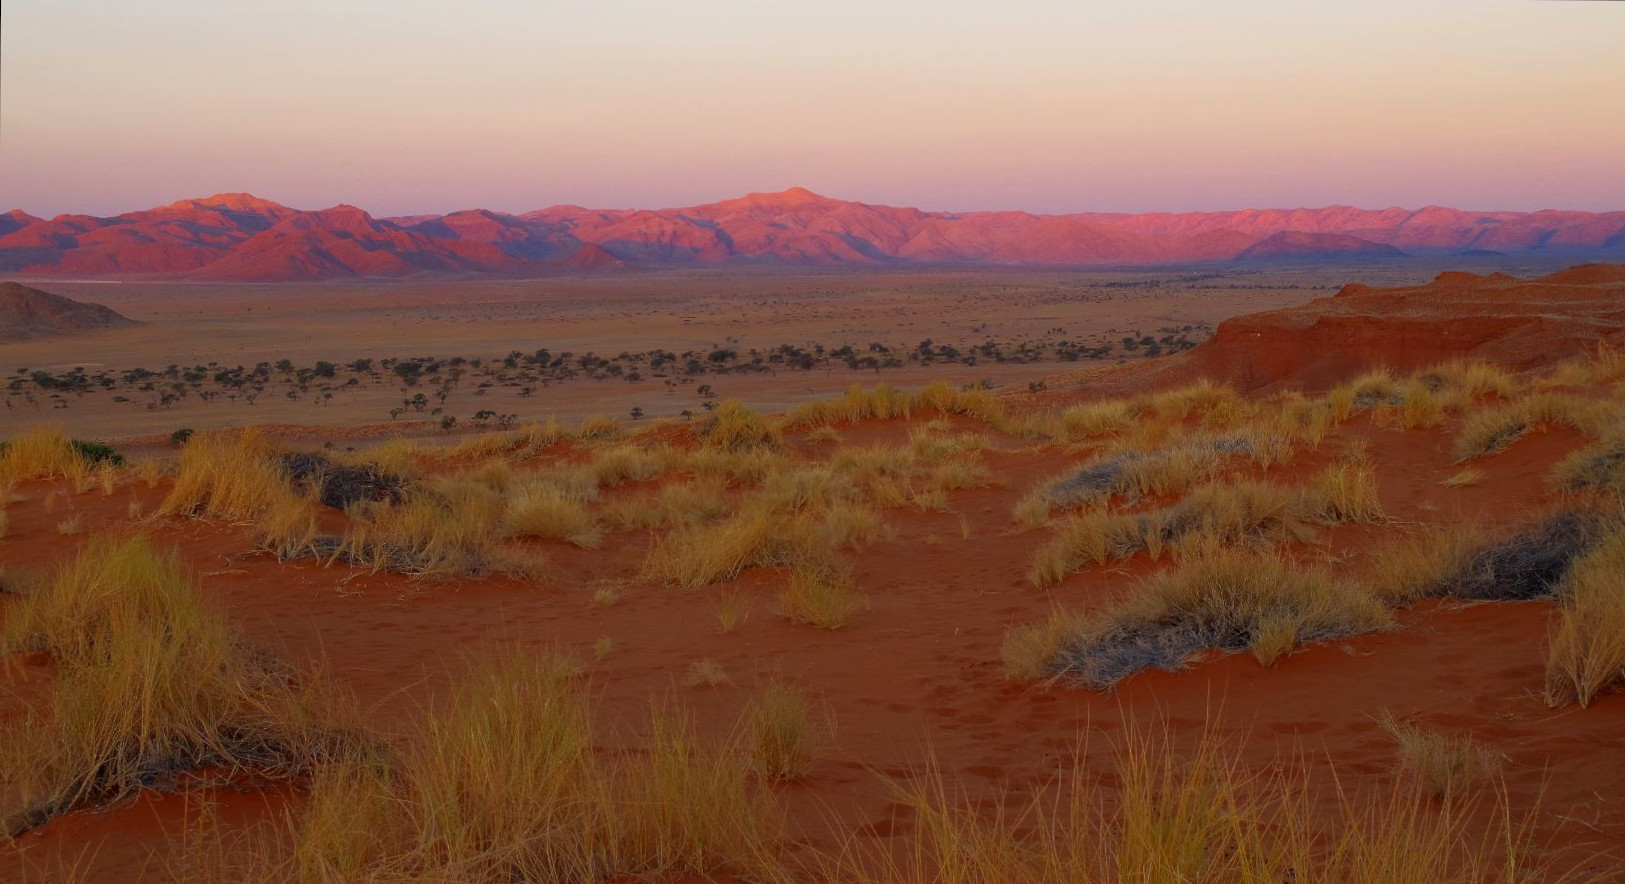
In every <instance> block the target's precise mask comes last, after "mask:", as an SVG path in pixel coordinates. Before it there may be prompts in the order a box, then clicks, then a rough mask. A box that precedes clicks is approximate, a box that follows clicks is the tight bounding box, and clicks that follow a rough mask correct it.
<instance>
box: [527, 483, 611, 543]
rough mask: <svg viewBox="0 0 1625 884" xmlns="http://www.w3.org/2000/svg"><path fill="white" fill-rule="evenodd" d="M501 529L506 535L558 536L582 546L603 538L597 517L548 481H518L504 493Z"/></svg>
mask: <svg viewBox="0 0 1625 884" xmlns="http://www.w3.org/2000/svg"><path fill="white" fill-rule="evenodd" d="M502 533H503V534H505V535H507V536H508V537H526V538H533V539H537V540H562V541H564V542H566V543H571V544H574V545H576V546H579V547H581V548H582V549H596V548H597V547H598V545H599V544H600V543H602V542H603V537H604V535H603V530H602V529H600V528H599V527H598V520H597V519H595V518H593V515H592V513H590V512H588V510H587V508H586V507H585V506H583V505H582V503H581V501H579V500H576V499H573V498H571V497H569V496H567V495H566V494H564V493H563V492H561V491H560V490H559V489H558V488H556V487H553V486H550V485H522V486H520V487H519V488H517V489H515V490H514V492H513V494H511V495H510V496H509V497H508V500H507V508H506V510H505V511H504V512H503V514H502Z"/></svg>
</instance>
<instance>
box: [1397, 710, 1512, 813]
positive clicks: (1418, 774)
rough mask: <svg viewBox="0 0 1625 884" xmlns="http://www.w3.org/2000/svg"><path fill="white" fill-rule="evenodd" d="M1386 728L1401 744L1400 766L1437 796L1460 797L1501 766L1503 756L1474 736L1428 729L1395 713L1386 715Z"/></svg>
mask: <svg viewBox="0 0 1625 884" xmlns="http://www.w3.org/2000/svg"><path fill="white" fill-rule="evenodd" d="M1382 729H1383V730H1385V731H1387V732H1388V735H1389V736H1391V737H1393V738H1394V741H1395V742H1396V743H1397V744H1398V745H1397V747H1396V750H1397V753H1398V761H1399V769H1400V770H1401V771H1402V772H1404V773H1405V775H1407V776H1408V777H1410V778H1411V779H1412V780H1413V781H1414V782H1415V783H1416V785H1417V787H1418V788H1420V789H1422V790H1423V791H1424V792H1426V793H1427V794H1429V795H1432V796H1434V797H1436V798H1444V799H1447V800H1448V799H1453V798H1460V797H1461V796H1463V795H1466V794H1467V793H1469V792H1471V791H1472V790H1473V789H1474V788H1476V787H1477V786H1479V785H1480V784H1482V783H1483V782H1484V781H1485V780H1488V779H1489V778H1491V777H1492V776H1494V775H1495V774H1496V773H1497V772H1498V771H1499V770H1500V768H1501V757H1500V755H1498V754H1497V753H1496V752H1494V751H1493V750H1491V749H1489V748H1488V747H1486V746H1484V745H1483V744H1482V743H1480V742H1478V741H1477V740H1475V739H1473V738H1472V737H1470V736H1466V735H1454V736H1453V735H1450V734H1444V733H1440V732H1438V731H1433V730H1428V729H1426V728H1423V727H1421V726H1420V725H1417V724H1414V723H1409V722H1401V721H1397V720H1395V719H1394V718H1393V716H1392V715H1385V716H1384V717H1383V719H1382Z"/></svg>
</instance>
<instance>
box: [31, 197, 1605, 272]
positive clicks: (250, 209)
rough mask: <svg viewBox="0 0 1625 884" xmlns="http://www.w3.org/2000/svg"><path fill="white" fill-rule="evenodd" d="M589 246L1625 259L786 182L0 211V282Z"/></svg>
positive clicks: (1580, 238) (1487, 223) (1366, 229)
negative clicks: (505, 203) (660, 204)
mask: <svg viewBox="0 0 1625 884" xmlns="http://www.w3.org/2000/svg"><path fill="white" fill-rule="evenodd" d="M588 245H593V246H599V247H602V248H604V249H606V250H607V251H608V252H609V253H611V254H612V255H614V256H615V257H616V258H617V259H618V260H621V261H626V262H629V263H632V264H637V265H639V266H654V265H667V266H685V265H694V264H762V263H766V264H788V265H837V266H839V265H886V264H899V263H902V264H907V263H914V264H921V263H929V264H1002V265H1049V266H1086V265H1116V264H1123V265H1156V264H1167V263H1188V262H1208V261H1230V260H1238V259H1239V260H1282V259H1300V260H1302V259H1313V260H1325V259H1327V258H1338V257H1359V258H1382V257H1397V256H1399V255H1402V254H1455V253H1459V252H1475V253H1483V252H1497V253H1503V254H1507V253H1543V254H1563V255H1577V256H1590V257H1597V256H1608V255H1618V254H1625V212H1604V213H1596V212H1563V211H1542V212H1467V211H1461V210H1458V209H1447V208H1440V207H1435V206H1429V207H1426V208H1423V209H1419V210H1411V209H1399V208H1392V209H1380V210H1369V209H1356V208H1350V207H1347V206H1331V207H1327V208H1322V209H1290V210H1275V209H1271V210H1255V209H1248V210H1242V211H1235V212H1187V213H1178V214H1170V213H1148V214H1138V215H1131V214H1111V213H1082V214H1075V215H1034V214H1030V213H1027V212H927V211H923V210H920V209H912V208H897V207H892V206H878V205H871V204H868V203H862V202H852V201H846V200H837V199H830V198H827V197H823V196H819V195H818V194H815V193H813V192H811V191H808V190H806V189H803V188H791V189H790V190H786V191H783V192H781V193H760V194H750V195H748V196H744V197H740V198H738V199H730V200H723V201H721V202H717V203H711V204H709V205H703V206H689V207H684V208H674V209H659V210H649V209H614V210H597V209H585V208H582V207H580V206H554V207H551V208H547V209H540V210H537V211H534V212H526V213H524V214H520V215H510V214H504V213H501V212H492V211H486V210H483V209H472V210H466V211H460V212H453V213H451V214H449V215H414V216H407V217H400V218H393V219H379V218H373V217H372V216H370V215H368V214H367V213H366V212H363V211H362V210H360V209H357V208H355V207H353V206H342V205H341V206H335V207H333V208H331V209H324V210H320V211H304V210H299V209H292V208H289V207H287V206H283V205H279V204H277V203H273V202H270V201H268V200H262V199H258V198H256V197H253V196H250V195H248V194H219V195H216V196H212V197H206V198H204V199H194V200H182V201H180V202H176V203H172V204H170V205H167V206H161V207H159V208H155V209H148V210H146V211H142V212H131V213H128V214H125V215H119V216H116V217H112V218H97V217H93V216H89V215H61V216H58V217H56V218H51V219H48V220H47V219H41V218H35V217H33V216H31V215H28V214H27V213H25V212H21V211H13V212H11V213H9V214H7V215H4V216H0V272H11V273H27V274H31V275H72V276H119V277H124V276H140V275H163V276H168V277H177V278H187V277H196V278H205V279H214V280H230V281H284V280H315V279H337V278H348V277H399V276H408V275H414V274H422V273H499V274H508V275H526V274H545V273H549V272H559V271H560V270H561V268H562V270H563V271H564V272H579V270H578V269H577V268H575V267H573V266H572V265H571V264H570V263H569V262H568V261H567V259H569V258H571V256H575V255H583V254H584V255H591V254H594V253H593V252H590V251H589V252H585V253H583V252H582V251H581V250H582V249H583V247H585V246H588ZM560 262H565V263H563V264H562V265H561V264H560ZM578 263H579V262H578ZM597 263H603V262H601V261H600V262H597ZM598 269H603V268H598Z"/></svg>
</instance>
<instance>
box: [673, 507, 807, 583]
mask: <svg viewBox="0 0 1625 884" xmlns="http://www.w3.org/2000/svg"><path fill="white" fill-rule="evenodd" d="M837 533H838V532H833V531H830V530H829V529H826V528H824V527H823V525H822V523H821V521H820V520H819V519H818V518H816V516H815V515H814V514H812V513H807V512H791V513H785V512H781V511H777V510H775V509H773V508H772V507H769V506H763V505H755V506H747V507H745V508H743V509H741V510H740V511H739V512H736V513H734V514H733V515H731V516H729V517H727V518H725V519H722V520H720V521H717V522H714V523H711V524H705V525H690V526H686V527H683V528H677V529H675V530H673V531H671V532H670V533H668V534H667V535H666V536H665V537H663V538H661V540H660V542H659V543H657V544H656V545H655V547H654V548H653V549H652V550H651V551H650V553H649V557H648V559H647V560H646V561H645V563H644V566H643V575H644V577H645V578H646V579H651V580H658V581H660V582H662V583H669V584H671V585H674V586H678V587H681V588H684V589H694V588H697V587H701V586H707V585H709V584H712V583H721V582H723V581H725V580H732V579H733V578H735V577H738V576H739V575H740V573H742V572H743V571H745V570H746V569H747V568H761V567H781V568H789V569H792V570H801V571H804V572H806V573H827V572H828V571H829V570H830V569H831V568H832V567H833V562H834V550H833V548H832V547H831V546H830V540H831V538H832V537H833V536H836V534H837Z"/></svg>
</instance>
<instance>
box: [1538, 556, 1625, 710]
mask: <svg viewBox="0 0 1625 884" xmlns="http://www.w3.org/2000/svg"><path fill="white" fill-rule="evenodd" d="M1559 600H1560V601H1559V608H1558V614H1557V619H1556V621H1555V623H1554V624H1553V626H1552V630H1551V639H1550V642H1549V645H1548V648H1547V652H1546V702H1547V703H1548V704H1550V705H1553V706H1561V705H1564V704H1567V703H1578V704H1580V705H1581V706H1587V705H1589V704H1590V703H1591V701H1592V700H1593V699H1595V698H1596V696H1597V695H1598V694H1599V693H1601V692H1602V691H1604V690H1606V689H1608V688H1609V687H1612V686H1615V685H1619V684H1621V683H1625V532H1621V531H1619V530H1618V529H1617V527H1616V530H1615V532H1614V534H1613V536H1611V537H1610V538H1609V539H1608V540H1606V541H1604V542H1602V543H1600V544H1598V545H1597V546H1596V547H1595V548H1594V549H1592V550H1591V551H1590V552H1587V553H1586V554H1585V555H1584V556H1582V557H1580V559H1579V560H1578V561H1576V562H1575V563H1574V565H1573V567H1572V568H1571V569H1570V571H1569V573H1568V575H1567V577H1566V578H1565V579H1564V582H1563V585H1562V586H1561V588H1560V591H1559Z"/></svg>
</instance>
